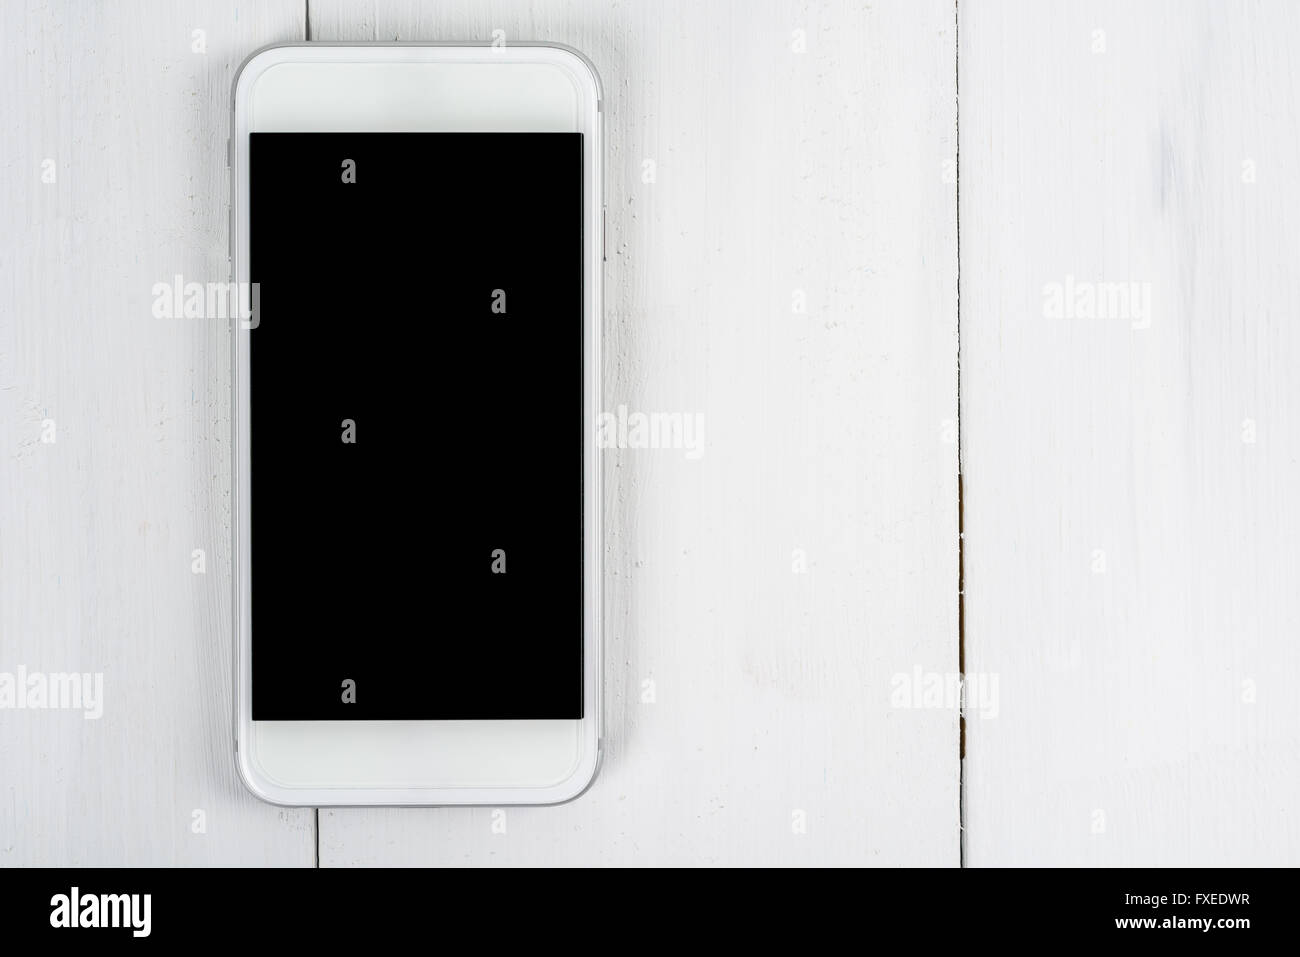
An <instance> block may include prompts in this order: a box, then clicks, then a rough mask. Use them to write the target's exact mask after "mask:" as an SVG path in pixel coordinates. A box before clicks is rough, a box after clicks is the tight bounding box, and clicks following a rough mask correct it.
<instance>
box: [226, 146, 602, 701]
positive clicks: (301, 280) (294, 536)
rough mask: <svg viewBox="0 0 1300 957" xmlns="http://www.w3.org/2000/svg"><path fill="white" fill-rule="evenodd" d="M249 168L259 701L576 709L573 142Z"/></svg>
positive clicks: (277, 153)
mask: <svg viewBox="0 0 1300 957" xmlns="http://www.w3.org/2000/svg"><path fill="white" fill-rule="evenodd" d="M250 177H251V191H250V195H251V234H250V242H251V247H250V252H251V263H250V265H251V279H252V281H253V282H254V283H256V284H257V286H258V299H257V312H256V314H255V316H254V319H255V327H254V328H253V330H252V331H251V333H250V334H249V341H250V357H251V358H250V361H251V393H252V399H251V402H252V405H251V408H252V436H251V440H252V449H251V463H250V467H251V469H252V497H251V502H250V504H249V507H250V510H251V522H252V538H251V563H252V565H251V572H252V670H253V718H254V719H255V720H260V721H265V720H303V719H344V720H361V719H454V718H460V719H491V718H580V717H582V704H583V702H582V611H583V607H582V606H583V588H582V539H583V528H582V447H583V416H582V398H583V395H582V283H583V277H582V134H580V133H253V134H252V136H251V144H250Z"/></svg>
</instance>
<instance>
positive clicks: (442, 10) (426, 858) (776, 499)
mask: <svg viewBox="0 0 1300 957" xmlns="http://www.w3.org/2000/svg"><path fill="white" fill-rule="evenodd" d="M310 6H311V10H310V26H311V35H312V37H313V39H320V40H358V39H364V40H372V39H380V40H394V39H401V40H479V41H486V40H490V39H491V38H492V31H493V30H498V29H499V30H504V31H505V35H506V38H507V42H510V41H511V40H523V39H532V40H551V41H560V42H563V43H567V44H570V45H572V46H574V47H577V48H578V49H580V50H582V51H583V52H584V53H586V54H587V55H588V56H590V57H591V58H592V59H593V61H594V62H595V63H596V65H597V68H598V69H599V70H600V73H601V75H602V78H603V81H604V85H605V95H606V106H605V109H606V115H607V121H608V135H607V161H608V176H607V186H606V200H607V203H608V209H609V220H608V231H609V235H608V250H609V262H608V266H607V273H606V280H607V297H606V306H607V308H606V326H605V334H606V354H605V392H604V403H605V407H606V408H607V409H611V410H612V409H614V408H616V407H617V406H618V405H619V404H626V405H627V406H628V407H629V408H630V409H632V410H642V411H664V412H668V411H685V412H702V413H704V414H705V416H706V428H707V441H706V452H705V454H704V456H703V458H701V459H699V460H698V461H688V460H686V459H685V458H684V456H683V455H682V453H681V452H674V451H667V450H657V451H610V452H606V453H605V476H606V480H607V490H606V503H605V507H606V523H607V538H606V559H607V563H608V564H607V570H606V582H607V585H606V587H607V602H606V609H605V620H606V649H607V659H608V660H607V670H606V675H605V681H606V688H607V700H606V722H607V728H606V742H605V743H606V749H607V750H606V761H605V766H604V769H603V770H602V772H601V775H600V777H599V778H598V780H597V782H596V784H595V785H594V787H593V788H592V789H591V790H590V791H589V792H588V793H587V794H586V795H585V796H583V797H582V798H581V799H579V800H578V801H577V802H575V803H572V804H569V805H566V806H562V807H556V808H531V809H511V810H510V811H509V812H508V818H507V822H506V823H507V827H506V833H505V834H497V833H494V832H493V828H492V824H493V812H492V810H491V809H435V810H407V809H393V810H322V812H321V862H322V864H324V865H346V864H479V865H486V864H546V863H553V864H631V863H640V864H665V863H686V864H712V863H725V864H757V863H765V864H773V863H782V864H829V863H843V864H850V863H852V864H883V865H899V864H931V865H955V864H957V862H958V828H957V798H958V794H957V791H958V763H957V723H956V716H955V713H954V712H953V711H952V710H950V709H948V710H945V709H942V708H939V709H920V708H918V709H905V708H894V707H891V690H892V689H891V678H892V677H893V675H895V674H897V673H903V672H906V673H909V674H910V673H911V671H912V669H913V668H915V667H922V668H923V669H925V670H926V671H933V672H952V671H955V670H956V667H957V660H956V655H957V643H956V581H957V550H956V542H957V527H956V445H955V442H952V441H949V442H945V438H948V439H952V438H953V435H952V430H951V424H952V422H953V421H954V420H955V418H956V348H957V347H956V327H955V316H956V310H955V296H956V278H955V277H956V235H955V215H956V205H955V185H954V183H953V182H951V179H952V177H951V176H948V177H945V170H948V171H949V172H950V171H951V163H949V164H948V165H945V160H949V161H950V160H951V158H952V157H953V155H954V152H955V119H956V117H955V104H954V84H955V47H954V43H955V39H954V32H955V26H956V22H955V18H954V14H953V7H952V4H951V3H925V4H916V3H901V2H899V3H884V4H873V5H872V6H871V8H870V9H868V8H866V7H864V6H862V5H858V4H847V3H820V4H819V3H813V4H800V5H791V4H787V3H771V2H769V3H740V2H734V3H708V4H699V3H686V2H673V3H650V2H638V3H623V4H611V3H607V2H603V0H589V2H568V3H554V4H547V5H545V6H544V7H542V6H540V5H537V4H533V3H528V2H523V0H518V2H507V3H471V2H467V0H466V2H452V3H441V4H436V5H435V4H416V3H388V2H381V3H377V4H374V5H373V6H364V5H363V6H360V7H358V6H356V5H353V4H349V3H342V2H320V0H313V2H312V3H311V5H310ZM796 30H803V31H804V36H805V37H806V45H807V46H806V52H804V53H795V52H793V47H794V45H795V43H796V39H797V38H796V35H795V31H796ZM647 160H652V161H653V162H654V163H655V169H656V177H655V181H654V182H653V183H646V182H644V181H643V172H644V170H645V169H646V167H645V162H646V161H647ZM945 180H948V181H945ZM797 290H802V292H803V295H804V296H805V297H806V302H807V308H806V311H804V312H795V311H794V308H795V300H796V291H797ZM945 420H946V421H947V423H948V428H947V429H945ZM796 550H802V551H803V552H804V553H805V554H806V562H807V566H806V567H807V571H806V573H803V574H796V573H794V572H793V569H794V567H795V563H796V562H797V561H798V556H797V555H796V554H795V553H796ZM647 682H653V689H654V702H653V703H649V702H647V701H645V700H644V697H645V695H646V690H647V689H648V688H649V687H650V685H648V684H647ZM795 812H803V813H804V814H805V815H806V821H807V830H806V833H802V834H800V833H795V830H796V828H795V827H794V823H795V820H796V818H795Z"/></svg>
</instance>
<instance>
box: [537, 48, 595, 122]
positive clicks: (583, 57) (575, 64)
mask: <svg viewBox="0 0 1300 957" xmlns="http://www.w3.org/2000/svg"><path fill="white" fill-rule="evenodd" d="M539 45H540V46H543V47H545V48H546V49H548V50H553V51H555V52H556V53H558V54H560V55H561V56H562V57H563V58H565V59H567V60H568V61H570V62H569V67H570V69H571V70H573V71H574V72H575V73H577V74H579V75H585V76H586V77H587V78H588V79H589V80H590V81H591V89H592V90H593V91H594V93H595V95H596V104H597V106H596V108H597V110H600V109H603V104H604V102H605V86H604V84H603V83H601V80H600V71H599V70H598V69H596V64H595V63H593V62H592V60H591V57H589V56H587V54H585V53H583V52H582V51H581V50H579V49H578V48H577V47H571V46H569V45H568V44H567V43H554V42H551V41H547V42H546V43H542V44H539Z"/></svg>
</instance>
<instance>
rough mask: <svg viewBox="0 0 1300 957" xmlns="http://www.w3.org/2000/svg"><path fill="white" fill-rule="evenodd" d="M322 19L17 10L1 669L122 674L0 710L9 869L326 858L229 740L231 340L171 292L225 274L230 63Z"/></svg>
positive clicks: (7, 225) (291, 9)
mask: <svg viewBox="0 0 1300 957" xmlns="http://www.w3.org/2000/svg"><path fill="white" fill-rule="evenodd" d="M195 30H202V31H205V32H204V34H203V40H204V43H205V50H206V52H202V53H199V52H193V49H192V47H193V45H194V43H195V41H196V39H197V37H196V35H195V34H194V33H193V31H195ZM303 35H304V8H303V4H302V3H300V2H298V3H295V2H287V0H286V2H276V3H266V2H259V3H257V4H251V3H245V4H238V5H234V6H232V5H230V4H226V3H218V2H207V0H204V2H191V3H186V4H183V5H182V4H175V3H163V2H156V3H147V4H113V5H107V6H101V5H98V4H81V3H55V4H51V5H45V4H37V3H29V4H17V3H6V4H4V5H3V7H0V90H2V91H3V103H4V114H3V115H4V126H5V137H4V141H3V142H4V145H3V149H2V151H0V164H2V166H3V181H4V183H5V187H6V200H5V202H4V203H3V204H2V205H0V449H2V450H3V456H2V457H0V672H7V673H10V674H14V673H15V672H16V670H17V669H18V668H19V667H26V668H28V669H31V670H33V671H41V672H73V671H75V672H87V673H94V672H101V673H102V674H103V716H102V718H100V719H99V720H85V719H84V718H83V715H82V714H81V713H78V712H73V711H63V710H11V709H6V710H0V865H18V864H28V865H31V864H47V865H48V864H102V865H136V864H200V863H203V864H211V863H235V862H246V863H262V864H305V865H310V864H311V863H312V861H313V859H314V855H315V836H314V826H313V812H312V811H311V810H303V811H284V810H281V809H278V808H274V807H271V806H269V805H266V804H262V803H260V802H258V801H256V800H255V799H254V798H252V797H251V796H250V795H249V794H248V793H247V792H246V791H245V790H244V788H243V786H242V785H241V784H240V783H239V782H238V780H237V779H236V776H235V770H234V764H233V759H232V739H233V735H232V731H231V701H230V693H231V689H230V680H231V664H230V662H231V624H230V607H231V589H230V571H229V569H230V534H229V494H230V459H229V456H228V454H227V453H228V449H229V444H230V443H229V438H230V419H229V407H230V401H229V396H230V362H229V350H228V347H227V342H228V338H229V337H228V335H227V333H226V332H225V327H224V325H223V324H221V323H218V322H208V321H204V320H195V319H191V320H185V319H158V318H154V316H153V314H152V308H151V307H152V303H153V291H152V287H153V284H154V283H155V282H170V281H171V279H172V277H173V276H175V275H177V274H180V275H183V276H184V277H185V278H186V279H187V280H194V281H199V282H206V281H209V280H224V279H225V278H226V272H225V271H226V209H225V205H224V204H225V203H226V201H227V199H228V195H227V183H226V170H225V156H224V151H225V142H226V135H227V126H228V116H229V106H228V104H229V96H230V81H231V78H232V75H233V72H234V69H235V68H236V67H237V66H238V64H239V63H240V62H241V61H242V60H243V58H244V57H245V56H246V55H247V54H248V53H250V52H252V51H253V50H254V49H256V48H257V47H259V46H262V45H264V44H266V43H270V42H274V41H284V40H294V39H302V37H303ZM47 160H50V161H52V162H53V164H54V167H53V172H54V177H55V178H54V181H53V182H48V183H47V182H43V180H42V173H43V172H45V171H47V170H48V169H49V167H47V166H46V165H45V164H46V161H47ZM50 429H54V430H55V431H54V432H53V437H54V439H55V441H54V442H45V441H42V439H43V437H46V438H48V437H49V435H50V432H49V430H50ZM194 549H203V550H204V551H205V553H206V573H205V574H193V573H192V571H191V567H192V557H191V556H192V552H193V550H194ZM196 810H200V811H202V812H204V823H205V825H206V830H205V832H203V833H196V832H195V829H194V825H195V823H196V820H197V819H196V818H195V816H194V811H196Z"/></svg>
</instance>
